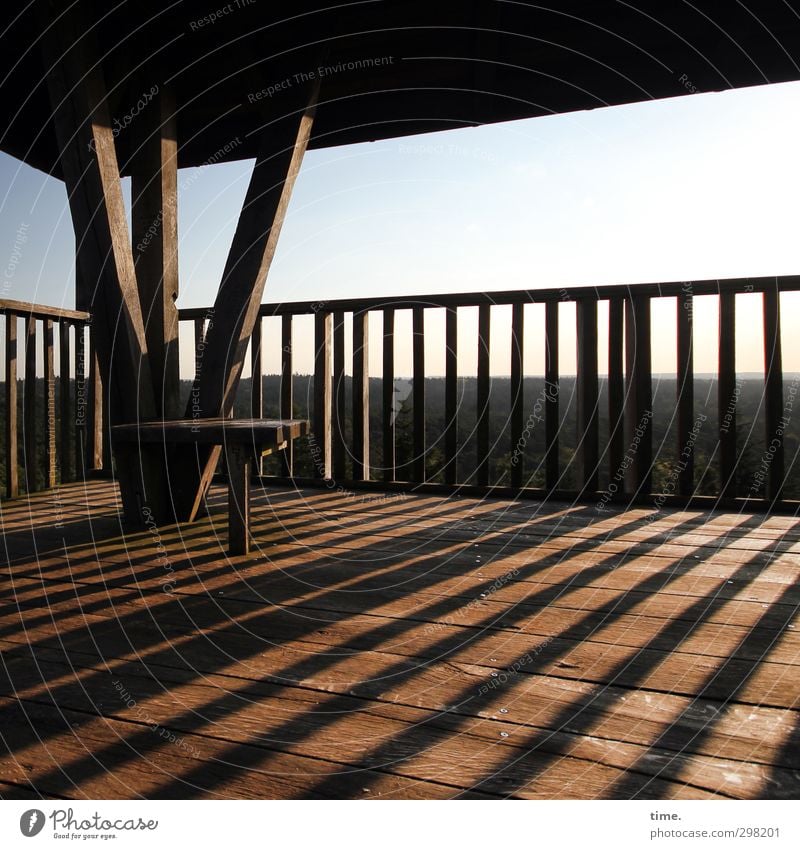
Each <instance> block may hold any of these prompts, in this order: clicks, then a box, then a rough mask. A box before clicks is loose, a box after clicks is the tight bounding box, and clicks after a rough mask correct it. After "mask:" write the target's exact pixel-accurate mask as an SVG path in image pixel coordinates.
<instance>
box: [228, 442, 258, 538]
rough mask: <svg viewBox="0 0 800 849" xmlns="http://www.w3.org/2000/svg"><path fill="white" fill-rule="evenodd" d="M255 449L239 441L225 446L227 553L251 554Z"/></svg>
mask: <svg viewBox="0 0 800 849" xmlns="http://www.w3.org/2000/svg"><path fill="white" fill-rule="evenodd" d="M251 457H252V448H251V447H249V446H246V445H242V444H241V443H239V442H229V443H227V444H226V446H225V462H226V465H227V468H228V551H229V552H230V553H231V554H233V555H241V554H249V553H250V472H251V468H250V466H251V463H252V460H251Z"/></svg>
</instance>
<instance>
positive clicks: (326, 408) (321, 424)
mask: <svg viewBox="0 0 800 849" xmlns="http://www.w3.org/2000/svg"><path fill="white" fill-rule="evenodd" d="M332 318H333V317H332V316H331V314H330V313H326V312H318V313H317V314H316V315H315V316H314V418H313V422H314V424H313V428H312V430H313V434H312V437H313V439H312V441H311V456H312V459H313V462H314V477H315V478H319V479H323V480H329V479H330V477H331V473H332V463H331V448H332V441H331V325H332Z"/></svg>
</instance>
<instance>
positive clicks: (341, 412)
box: [331, 312, 347, 482]
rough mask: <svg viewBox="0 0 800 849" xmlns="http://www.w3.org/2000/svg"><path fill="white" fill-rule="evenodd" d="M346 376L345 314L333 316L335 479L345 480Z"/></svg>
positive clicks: (332, 438)
mask: <svg viewBox="0 0 800 849" xmlns="http://www.w3.org/2000/svg"><path fill="white" fill-rule="evenodd" d="M345 401H346V397H345V375H344V313H343V312H335V313H334V314H333V425H332V433H331V441H332V451H333V477H334V478H335V479H336V480H337V481H340V482H341V481H343V480H344V478H345V466H346V460H347V443H346V434H345V424H346V418H347V415H346V411H345Z"/></svg>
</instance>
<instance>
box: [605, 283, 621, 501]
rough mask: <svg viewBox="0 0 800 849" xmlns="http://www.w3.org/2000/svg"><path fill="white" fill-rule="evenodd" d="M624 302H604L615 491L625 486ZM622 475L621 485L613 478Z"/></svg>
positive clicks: (610, 475) (610, 473)
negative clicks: (623, 463)
mask: <svg viewBox="0 0 800 849" xmlns="http://www.w3.org/2000/svg"><path fill="white" fill-rule="evenodd" d="M624 308H625V304H624V301H623V300H622V298H611V299H610V300H609V302H608V481H609V493H611V491H612V487H611V484H614V487H616V490H615V491H616V492H617V493H621V492H623V491H624V489H625V482H624V470H623V468H622V460H623V457H624V456H625V377H624V371H623V362H624V359H623V354H624V347H625V321H624V316H625V310H624ZM620 477H622V478H623V480H622V482H621V483H622V485H621V486H620V482H619V481H618V480H617V478H620Z"/></svg>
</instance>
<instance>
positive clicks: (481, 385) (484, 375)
mask: <svg viewBox="0 0 800 849" xmlns="http://www.w3.org/2000/svg"><path fill="white" fill-rule="evenodd" d="M491 324H492V313H491V307H490V305H489V304H481V305H480V306H479V307H478V386H477V389H478V405H477V406H478V409H477V422H476V428H475V430H476V434H475V435H476V437H477V469H476V472H475V480H476V482H477V484H478V486H488V485H489V393H490V390H491V382H490V377H489V351H490V342H491V339H490V333H491Z"/></svg>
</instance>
